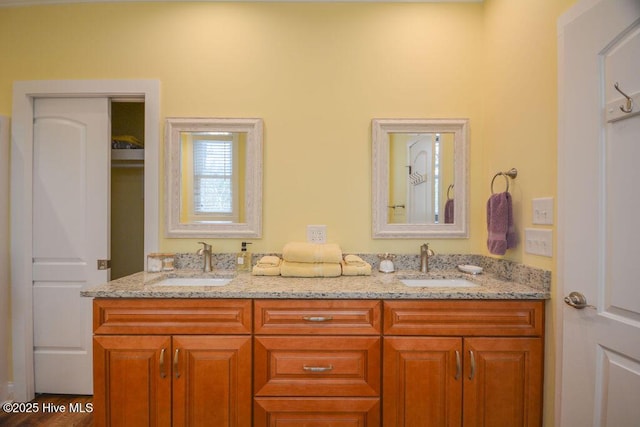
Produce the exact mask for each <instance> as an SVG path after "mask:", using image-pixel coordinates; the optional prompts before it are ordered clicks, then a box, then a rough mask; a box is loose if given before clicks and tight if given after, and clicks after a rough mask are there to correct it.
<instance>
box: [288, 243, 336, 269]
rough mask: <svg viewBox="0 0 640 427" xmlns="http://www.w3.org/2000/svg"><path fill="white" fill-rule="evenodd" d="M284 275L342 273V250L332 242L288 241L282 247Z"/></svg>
mask: <svg viewBox="0 0 640 427" xmlns="http://www.w3.org/2000/svg"><path fill="white" fill-rule="evenodd" d="M282 258H283V261H282V266H281V268H280V274H281V275H282V276H285V277H336V276H340V275H341V274H342V267H341V265H340V263H341V262H342V250H341V249H340V246H338V245H336V244H334V243H323V244H317V243H306V242H290V243H287V244H286V245H285V246H284V248H283V249H282Z"/></svg>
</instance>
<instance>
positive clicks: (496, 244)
mask: <svg viewBox="0 0 640 427" xmlns="http://www.w3.org/2000/svg"><path fill="white" fill-rule="evenodd" d="M487 230H488V232H489V237H488V239H487V247H488V248H489V252H491V253H492V254H495V255H504V254H505V252H507V249H509V248H513V247H514V246H515V245H516V235H515V228H514V226H513V212H512V207H511V194H509V193H508V192H504V193H498V194H493V195H491V197H490V198H489V201H487Z"/></svg>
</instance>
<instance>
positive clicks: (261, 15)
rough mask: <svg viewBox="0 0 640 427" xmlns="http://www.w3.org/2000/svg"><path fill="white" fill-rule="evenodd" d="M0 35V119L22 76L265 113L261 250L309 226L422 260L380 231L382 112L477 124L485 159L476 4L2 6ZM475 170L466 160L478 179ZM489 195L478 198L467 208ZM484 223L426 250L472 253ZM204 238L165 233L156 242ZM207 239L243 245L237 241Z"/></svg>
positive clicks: (171, 244)
mask: <svg viewBox="0 0 640 427" xmlns="http://www.w3.org/2000/svg"><path fill="white" fill-rule="evenodd" d="M0 40H3V41H4V42H3V44H2V45H0V46H1V48H0V49H1V50H2V54H3V55H2V56H3V58H5V61H3V67H2V68H1V69H0V93H4V94H5V96H2V97H0V112H3V111H4V112H10V104H11V101H10V100H11V84H12V82H13V81H14V80H30V79H85V78H92V79H93V78H112V79H113V78H154V79H159V80H160V82H161V91H162V92H161V99H162V101H161V102H162V105H161V114H162V119H163V121H164V118H165V117H169V116H171V117H179V116H211V117H261V118H263V119H264V124H265V141H264V142H265V145H264V148H265V150H264V161H265V164H264V209H263V214H264V223H263V229H264V235H263V238H262V239H259V240H254V241H253V243H254V244H253V246H252V250H253V251H254V252H263V251H279V250H280V249H281V248H282V246H283V245H284V243H286V242H287V241H289V240H294V239H304V238H305V235H306V228H305V227H306V225H307V224H326V225H327V226H328V238H329V240H330V241H333V242H338V243H340V244H341V245H342V247H343V249H344V250H346V251H360V252H378V251H383V252H387V251H388V252H397V253H417V251H418V247H419V244H420V243H422V241H407V240H391V241H389V240H373V239H371V208H370V205H371V195H370V194H371V184H370V182H371V158H370V157H371V148H370V147H371V131H370V127H371V119H372V118H376V117H378V118H394V117H395V118H397V117H430V118H435V117H468V118H470V120H471V135H472V137H471V138H472V140H471V141H472V142H471V144H472V146H473V147H474V148H472V150H471V151H472V159H471V163H472V164H477V165H480V164H481V163H480V162H481V154H482V151H483V150H482V147H483V141H482V135H481V129H482V97H481V94H482V83H481V78H482V75H481V73H480V72H479V71H480V70H481V67H482V57H483V55H482V46H483V45H482V40H483V7H482V5H481V4H477V3H475V4H361V3H357V4H356V3H345V4H335V3H330V4H328V3H324V4H298V3H282V4H276V3H255V4H251V3H236V4H226V3H179V4H177V3H176V4H174V3H154V4H152V3H137V4H130V3H127V4H122V3H120V4H112V5H105V4H74V5H60V6H39V7H23V8H8V9H0ZM9 40H11V42H10V43H9V42H8V41H9ZM162 134H163V133H162V132H161V135H162ZM147 143H148V142H147ZM480 171H481V169H479V168H478V167H472V180H473V181H474V182H477V181H479V179H480ZM474 176H475V178H474ZM162 184H163V183H161V185H162ZM472 187H473V188H472V191H473V189H474V188H479V187H477V186H476V185H475V184H472ZM481 204H482V203H481V196H480V194H478V195H477V196H475V197H474V201H473V204H472V208H473V209H475V210H479V209H481V208H482V206H481ZM161 212H162V211H161ZM161 216H162V214H161ZM474 222H475V227H473V228H472V236H471V239H469V240H455V241H446V240H442V241H437V242H432V243H433V245H432V246H433V247H434V249H435V250H436V251H438V252H442V253H448V252H463V253H464V252H473V251H478V250H479V248H480V246H481V245H480V244H475V245H474V244H473V242H474V241H476V240H478V239H480V240H481V239H482V236H483V234H484V230H483V229H482V227H481V222H482V221H481V220H480V219H478V220H475V221H474ZM162 229H163V228H161V230H162ZM196 242H197V240H196V239H164V238H163V239H161V248H159V249H160V250H162V251H192V250H195V249H196V248H197V244H196ZM212 243H213V244H214V247H215V248H216V251H223V252H232V251H237V250H238V248H239V240H237V239H236V240H226V241H220V240H218V241H213V242H212Z"/></svg>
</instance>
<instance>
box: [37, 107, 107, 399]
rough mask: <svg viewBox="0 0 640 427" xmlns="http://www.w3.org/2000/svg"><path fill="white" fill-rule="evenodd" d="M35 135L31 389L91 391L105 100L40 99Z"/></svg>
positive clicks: (102, 238) (102, 217)
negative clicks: (84, 292)
mask: <svg viewBox="0 0 640 427" xmlns="http://www.w3.org/2000/svg"><path fill="white" fill-rule="evenodd" d="M33 129H34V132H33V315H34V365H35V366H34V368H35V391H36V393H69V394H91V393H93V383H92V377H93V375H92V339H91V337H92V327H91V325H92V321H91V317H92V316H91V299H89V298H82V297H80V289H81V288H82V287H83V286H87V285H95V284H99V283H103V282H106V281H108V280H109V274H108V270H98V268H97V260H99V259H109V174H110V158H109V155H110V144H109V140H110V137H109V135H110V120H109V100H108V99H107V98H75V99H74V98H64V99H62V98H59V99H58V98H39V99H36V100H35V103H34V127H33Z"/></svg>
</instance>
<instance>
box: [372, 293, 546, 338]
mask: <svg viewBox="0 0 640 427" xmlns="http://www.w3.org/2000/svg"><path fill="white" fill-rule="evenodd" d="M384 333H385V334H386V335H435V336H437V335H440V336H443V335H465V336H480V335H481V336H542V335H543V333H544V301H385V302H384Z"/></svg>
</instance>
